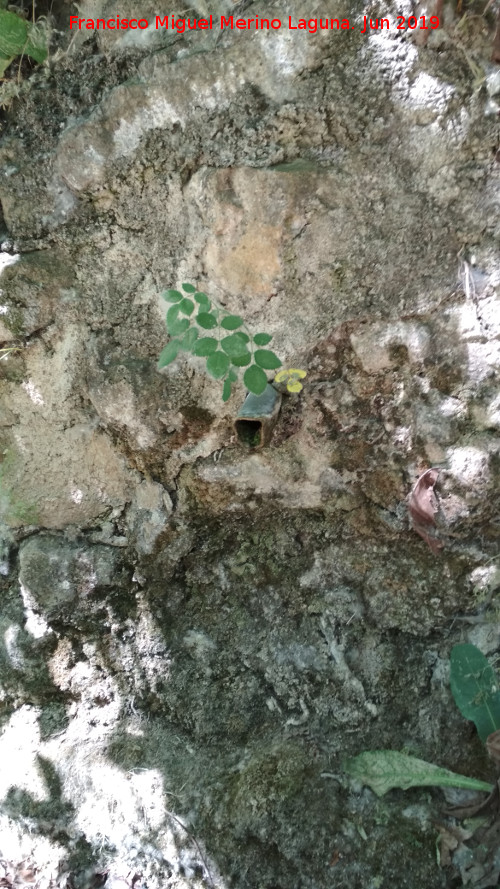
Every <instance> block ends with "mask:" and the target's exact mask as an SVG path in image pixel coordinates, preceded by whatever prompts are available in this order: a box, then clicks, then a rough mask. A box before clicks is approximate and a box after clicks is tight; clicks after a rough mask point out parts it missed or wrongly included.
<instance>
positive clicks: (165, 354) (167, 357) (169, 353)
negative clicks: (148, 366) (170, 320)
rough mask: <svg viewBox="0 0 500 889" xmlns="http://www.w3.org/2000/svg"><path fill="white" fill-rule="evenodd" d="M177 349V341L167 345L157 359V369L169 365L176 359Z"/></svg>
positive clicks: (178, 345)
mask: <svg viewBox="0 0 500 889" xmlns="http://www.w3.org/2000/svg"><path fill="white" fill-rule="evenodd" d="M179 348H180V343H179V340H171V341H170V342H169V343H167V345H166V346H165V348H164V349H163V351H162V353H161V355H160V357H159V359H158V367H166V366H167V364H171V363H172V361H174V360H175V359H176V358H177V355H178V352H179Z"/></svg>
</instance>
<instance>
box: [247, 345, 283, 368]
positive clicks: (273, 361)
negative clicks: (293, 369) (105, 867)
mask: <svg viewBox="0 0 500 889" xmlns="http://www.w3.org/2000/svg"><path fill="white" fill-rule="evenodd" d="M254 359H255V363H256V364H258V365H259V367H263V368H264V369H265V370H276V368H277V367H281V361H280V360H279V358H278V356H277V355H275V354H274V352H270V351H269V349H257V351H256V352H255V354H254Z"/></svg>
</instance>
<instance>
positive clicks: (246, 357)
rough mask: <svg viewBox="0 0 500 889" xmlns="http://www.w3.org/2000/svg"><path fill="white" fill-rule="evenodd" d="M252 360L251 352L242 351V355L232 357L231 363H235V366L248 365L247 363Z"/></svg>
mask: <svg viewBox="0 0 500 889" xmlns="http://www.w3.org/2000/svg"><path fill="white" fill-rule="evenodd" d="M251 360H252V356H251V355H250V352H242V353H241V355H238V356H237V357H235V358H231V364H234V366H235V367H246V366H247V364H250V362H251Z"/></svg>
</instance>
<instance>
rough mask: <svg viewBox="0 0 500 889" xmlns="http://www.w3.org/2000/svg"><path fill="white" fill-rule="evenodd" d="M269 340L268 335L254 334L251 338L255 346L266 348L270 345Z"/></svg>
mask: <svg viewBox="0 0 500 889" xmlns="http://www.w3.org/2000/svg"><path fill="white" fill-rule="evenodd" d="M271 340H272V336H270V335H269V334H268V333H256V334H255V336H254V338H253V341H254V343H255V345H256V346H267V344H268V343H270V342H271Z"/></svg>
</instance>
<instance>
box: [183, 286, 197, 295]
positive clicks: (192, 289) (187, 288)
mask: <svg viewBox="0 0 500 889" xmlns="http://www.w3.org/2000/svg"><path fill="white" fill-rule="evenodd" d="M182 289H183V291H184V293H194V292H195V290H196V287H193V285H192V284H183V285H182Z"/></svg>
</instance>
